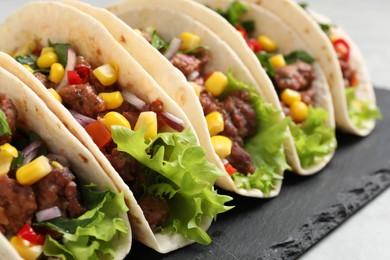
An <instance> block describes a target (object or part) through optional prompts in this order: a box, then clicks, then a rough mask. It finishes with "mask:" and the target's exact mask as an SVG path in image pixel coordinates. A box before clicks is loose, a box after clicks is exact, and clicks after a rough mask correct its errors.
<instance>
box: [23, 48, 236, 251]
mask: <svg viewBox="0 0 390 260" xmlns="http://www.w3.org/2000/svg"><path fill="white" fill-rule="evenodd" d="M34 54H35V55H34ZM52 57H54V58H52ZM16 60H17V61H19V62H21V63H22V64H24V66H25V67H27V68H28V69H30V70H31V71H32V72H33V73H34V75H35V77H37V78H38V79H39V80H40V81H41V82H42V84H44V85H45V86H46V87H47V88H48V89H49V90H50V91H51V92H52V93H53V94H54V97H56V98H57V100H59V101H60V102H62V103H63V105H64V106H65V107H67V108H68V109H69V110H70V112H71V113H72V115H73V116H74V117H75V119H76V120H77V121H78V122H79V123H80V124H81V125H82V126H83V127H84V129H85V130H86V132H87V133H88V134H89V135H90V136H91V138H92V139H93V141H94V142H95V144H96V145H97V146H98V147H99V149H100V151H101V152H102V153H103V154H104V155H105V156H106V158H107V159H108V160H109V161H110V163H111V165H112V166H113V167H114V168H115V170H116V171H117V172H118V173H119V175H120V176H121V177H122V179H123V180H124V181H125V182H126V184H127V185H128V186H129V188H130V189H131V191H132V192H133V194H134V196H135V199H136V200H137V201H138V204H139V206H140V207H141V208H142V210H143V213H144V216H145V218H146V220H147V221H148V223H149V226H150V228H151V229H152V230H153V231H155V232H158V231H173V232H177V233H180V234H182V235H184V236H185V237H187V238H189V239H192V240H195V241H197V242H199V243H202V244H208V243H210V242H211V239H210V237H209V236H208V235H207V233H206V232H205V231H204V230H202V229H201V228H200V227H199V226H198V225H199V224H200V222H201V220H202V219H203V218H204V217H210V218H214V217H215V216H216V215H217V214H218V213H222V212H225V211H226V210H228V209H229V208H230V207H227V206H224V203H225V202H226V201H228V200H230V197H227V196H220V195H218V194H217V193H216V192H215V191H214V190H213V187H212V185H213V183H214V182H215V179H216V178H217V177H218V176H220V175H221V174H222V173H221V172H220V171H219V170H218V169H217V168H216V167H214V166H213V165H210V164H209V163H208V162H207V161H206V159H205V154H204V151H203V150H202V148H201V147H199V146H198V145H197V143H196V137H195V135H194V134H193V133H192V132H190V130H188V129H185V127H184V121H183V120H181V119H180V118H177V117H176V116H174V115H173V114H171V113H169V112H166V111H164V104H163V102H162V101H160V100H158V99H157V100H154V101H153V102H152V103H150V104H148V103H146V102H145V101H143V100H142V99H140V98H139V97H137V96H135V95H134V94H132V93H130V92H129V91H128V90H123V91H121V90H120V89H119V85H118V84H117V82H116V81H117V73H118V69H119V68H118V65H117V64H116V63H115V62H114V61H112V62H109V63H106V64H103V65H101V66H98V67H95V68H93V67H92V65H91V64H90V63H89V62H88V61H87V60H86V59H85V58H83V56H81V55H77V54H76V52H75V50H74V49H73V48H72V47H71V46H70V45H69V44H53V43H50V42H49V47H46V48H42V47H41V46H37V47H35V48H34V49H33V50H32V51H31V54H29V55H24V56H16ZM188 183H191V186H189V185H188ZM183 211H184V212H185V213H183ZM189 222H193V223H192V224H191V225H192V226H191V225H189V224H188V223H189Z"/></svg>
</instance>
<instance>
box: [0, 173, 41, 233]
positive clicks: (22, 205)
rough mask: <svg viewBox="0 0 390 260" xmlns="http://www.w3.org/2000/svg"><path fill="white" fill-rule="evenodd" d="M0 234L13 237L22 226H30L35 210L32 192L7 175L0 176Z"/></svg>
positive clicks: (29, 188) (28, 187)
mask: <svg viewBox="0 0 390 260" xmlns="http://www.w3.org/2000/svg"><path fill="white" fill-rule="evenodd" d="M0 187H1V189H0V232H1V233H3V234H5V235H14V234H15V233H17V232H18V231H19V230H20V229H21V228H22V226H23V225H24V224H31V219H32V218H33V216H34V213H35V212H36V210H37V204H36V202H35V195H34V191H33V189H32V188H31V187H30V186H23V185H20V184H19V183H18V182H17V181H16V180H14V179H10V178H9V177H8V176H7V175H0Z"/></svg>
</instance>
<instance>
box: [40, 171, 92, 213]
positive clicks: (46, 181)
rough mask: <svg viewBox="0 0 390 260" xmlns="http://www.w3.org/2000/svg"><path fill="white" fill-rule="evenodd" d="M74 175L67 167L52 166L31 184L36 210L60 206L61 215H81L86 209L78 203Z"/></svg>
mask: <svg viewBox="0 0 390 260" xmlns="http://www.w3.org/2000/svg"><path fill="white" fill-rule="evenodd" d="M74 178H75V177H74V175H73V174H72V173H71V171H70V170H69V168H67V167H64V168H62V169H58V168H53V170H52V171H51V172H50V173H49V174H48V175H47V176H46V177H44V178H43V179H41V180H40V181H38V182H37V183H35V184H34V185H33V188H34V190H35V194H36V198H37V203H38V210H44V209H48V208H51V207H54V206H57V207H59V208H60V210H61V212H62V213H63V217H66V218H69V217H70V218H75V217H78V216H80V215H82V214H83V213H84V212H85V211H86V209H85V208H84V207H83V206H82V205H81V203H80V194H79V192H78V191H77V186H76V183H75V182H74Z"/></svg>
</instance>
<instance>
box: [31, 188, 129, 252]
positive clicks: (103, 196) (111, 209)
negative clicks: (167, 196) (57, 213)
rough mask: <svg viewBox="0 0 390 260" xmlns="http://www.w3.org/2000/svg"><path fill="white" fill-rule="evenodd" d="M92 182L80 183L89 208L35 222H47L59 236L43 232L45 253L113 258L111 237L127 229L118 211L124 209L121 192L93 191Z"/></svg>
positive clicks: (42, 224) (45, 224) (45, 223)
mask: <svg viewBox="0 0 390 260" xmlns="http://www.w3.org/2000/svg"><path fill="white" fill-rule="evenodd" d="M93 187H94V186H93V185H85V186H83V192H82V198H83V202H84V204H85V206H86V207H87V208H89V210H88V211H87V212H86V213H84V214H83V215H81V216H80V217H78V218H77V219H70V220H65V219H62V218H56V219H53V220H50V221H47V222H43V223H38V224H36V225H38V226H48V227H50V228H52V229H54V230H56V231H57V232H59V233H61V234H62V235H63V236H62V238H61V240H60V241H57V240H55V239H53V238H52V237H51V236H47V238H46V241H45V244H44V254H45V255H46V256H53V257H61V258H62V259H100V258H102V256H103V255H104V256H105V257H108V258H114V256H115V250H114V246H115V245H114V244H113V243H112V242H113V240H114V239H116V238H118V237H120V236H122V235H124V234H127V233H128V232H130V230H128V228H127V227H126V225H125V222H124V220H123V219H122V218H120V217H118V216H119V215H120V214H122V213H124V212H126V211H128V208H127V207H126V204H125V200H124V195H123V193H119V194H117V193H115V192H113V191H111V190H106V191H103V192H96V191H93V190H92V188H93Z"/></svg>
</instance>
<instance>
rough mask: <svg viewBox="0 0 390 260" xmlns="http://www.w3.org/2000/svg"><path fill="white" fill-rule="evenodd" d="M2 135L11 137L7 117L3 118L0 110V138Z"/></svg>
mask: <svg viewBox="0 0 390 260" xmlns="http://www.w3.org/2000/svg"><path fill="white" fill-rule="evenodd" d="M4 134H8V135H12V133H11V128H10V127H9V124H8V121H7V117H6V116H5V113H4V112H3V110H1V109H0V136H1V135H4Z"/></svg>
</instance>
